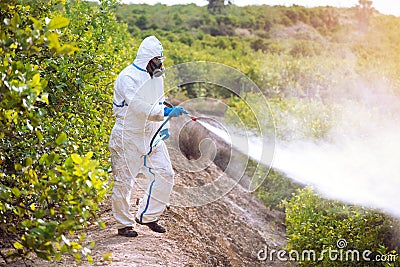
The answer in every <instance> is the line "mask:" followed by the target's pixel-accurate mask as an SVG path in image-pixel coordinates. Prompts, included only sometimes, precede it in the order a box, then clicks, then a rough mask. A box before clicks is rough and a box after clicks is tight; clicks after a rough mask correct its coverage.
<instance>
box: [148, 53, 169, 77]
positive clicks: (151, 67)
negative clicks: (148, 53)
mask: <svg viewBox="0 0 400 267" xmlns="http://www.w3.org/2000/svg"><path fill="white" fill-rule="evenodd" d="M146 70H147V72H148V73H149V74H150V77H151V78H153V76H154V77H160V76H161V75H163V74H164V72H165V69H164V68H163V66H162V60H161V59H160V58H157V57H154V58H152V59H151V60H150V61H149V63H148V64H147V66H146Z"/></svg>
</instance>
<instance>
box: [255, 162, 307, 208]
mask: <svg viewBox="0 0 400 267" xmlns="http://www.w3.org/2000/svg"><path fill="white" fill-rule="evenodd" d="M265 168H266V167H264V168H261V169H260V172H265V171H267V170H265ZM299 188H300V185H298V184H296V183H294V182H292V181H291V180H290V179H288V178H287V177H285V176H284V175H282V174H281V173H279V172H278V171H275V170H273V169H271V170H270V171H269V173H268V176H267V177H266V178H265V181H264V182H263V184H262V185H261V186H260V187H259V188H258V189H257V196H258V198H260V199H261V200H262V201H263V202H264V204H265V206H267V207H269V208H270V209H277V210H282V211H283V210H284V209H283V207H282V205H281V204H282V201H288V200H290V199H291V198H292V196H293V194H294V193H295V191H296V189H299Z"/></svg>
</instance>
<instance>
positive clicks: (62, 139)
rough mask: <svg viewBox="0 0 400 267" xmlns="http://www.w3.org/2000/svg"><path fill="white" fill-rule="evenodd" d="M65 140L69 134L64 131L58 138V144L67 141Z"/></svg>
mask: <svg viewBox="0 0 400 267" xmlns="http://www.w3.org/2000/svg"><path fill="white" fill-rule="evenodd" d="M65 140H67V134H66V133H65V132H62V133H61V134H60V135H59V136H58V137H57V140H56V144H57V145H61V144H62V143H64V142H65Z"/></svg>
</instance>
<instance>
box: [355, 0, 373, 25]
mask: <svg viewBox="0 0 400 267" xmlns="http://www.w3.org/2000/svg"><path fill="white" fill-rule="evenodd" d="M371 15H372V1H371V0H358V5H357V17H358V22H359V26H360V30H361V31H362V32H365V33H366V32H368V28H369V20H370V17H371Z"/></svg>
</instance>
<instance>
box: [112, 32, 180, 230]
mask: <svg viewBox="0 0 400 267" xmlns="http://www.w3.org/2000/svg"><path fill="white" fill-rule="evenodd" d="M162 53H163V49H162V45H161V43H160V41H159V40H158V39H157V38H156V37H154V36H150V37H147V38H145V39H144V40H143V41H142V43H141V44H140V46H139V49H138V52H137V55H136V58H135V60H134V62H133V64H131V65H129V66H128V67H126V68H125V69H124V70H122V71H121V73H120V74H119V75H118V77H117V80H116V82H115V84H114V97H113V112H114V116H115V117H116V122H115V125H114V127H113V129H112V131H111V136H110V141H109V149H110V152H111V164H112V172H113V176H114V187H113V190H112V198H111V199H112V211H113V215H114V218H115V219H116V221H117V222H118V226H117V227H118V228H124V227H127V226H133V225H134V224H135V215H133V214H132V213H130V197H131V191H132V188H133V185H134V183H135V177H136V176H137V174H138V173H139V172H142V170H143V169H145V172H144V174H145V175H146V176H147V177H149V176H150V177H149V178H150V180H151V182H150V183H149V185H148V188H147V190H146V193H145V195H144V197H143V199H142V201H141V202H140V206H139V209H138V211H137V213H136V218H137V219H139V220H141V222H142V223H149V222H153V221H157V220H158V217H159V216H160V215H161V214H162V213H163V211H164V209H165V207H166V203H168V201H169V197H170V194H171V191H172V187H173V179H174V171H173V169H172V166H171V161H170V158H169V154H168V151H167V148H166V146H165V143H164V142H163V141H161V142H160V143H159V145H158V146H157V147H156V148H155V149H153V152H152V153H151V154H150V155H149V156H147V157H146V166H147V167H151V172H152V173H154V174H152V173H150V172H149V169H147V168H144V167H143V166H144V165H143V164H144V158H143V157H142V156H143V155H145V154H146V153H147V152H148V151H149V149H150V147H149V145H150V141H151V138H152V137H153V135H154V134H155V132H156V131H157V129H158V128H159V127H160V126H161V124H162V122H163V120H164V107H165V106H164V104H163V102H164V84H163V77H159V78H156V77H154V78H150V75H149V74H148V73H147V72H146V65H147V63H148V62H149V60H151V59H152V58H154V57H156V56H162V55H163V54H162ZM166 126H168V125H166Z"/></svg>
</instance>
